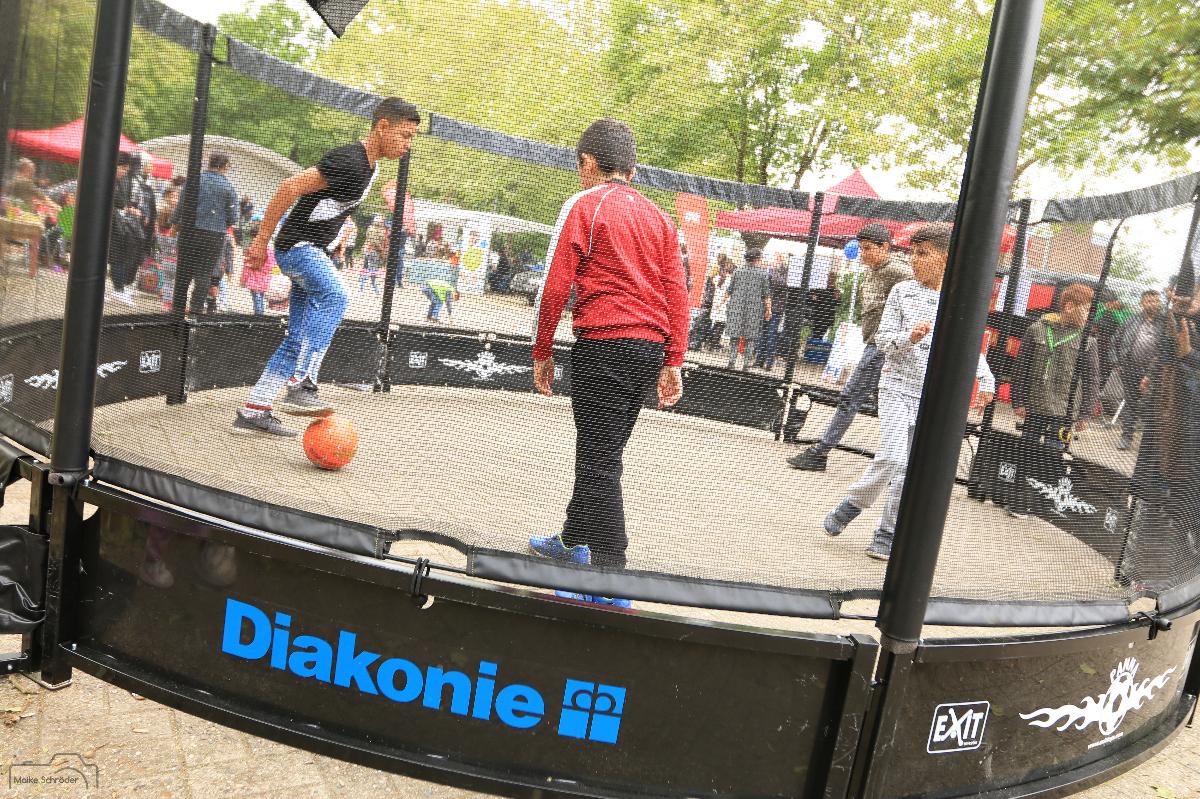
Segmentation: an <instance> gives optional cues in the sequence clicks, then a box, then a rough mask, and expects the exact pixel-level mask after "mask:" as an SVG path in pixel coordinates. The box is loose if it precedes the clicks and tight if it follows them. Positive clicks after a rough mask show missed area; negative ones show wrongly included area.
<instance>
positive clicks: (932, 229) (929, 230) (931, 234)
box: [909, 222, 951, 252]
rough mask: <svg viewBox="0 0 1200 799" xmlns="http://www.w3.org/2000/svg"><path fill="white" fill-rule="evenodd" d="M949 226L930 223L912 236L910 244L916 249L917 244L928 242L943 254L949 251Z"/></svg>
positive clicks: (943, 223) (941, 223) (942, 223)
mask: <svg viewBox="0 0 1200 799" xmlns="http://www.w3.org/2000/svg"><path fill="white" fill-rule="evenodd" d="M950 230H951V228H950V226H949V225H947V224H946V223H945V222H931V223H929V224H928V225H925V226H923V227H921V228H919V229H918V230H917V232H916V233H914V234H912V239H911V240H910V242H909V243H910V244H911V245H912V246H913V247H916V246H917V245H918V244H922V243H924V242H929V243H930V244H932V245H933V246H934V247H937V248H938V249H939V250H942V251H943V252H949V251H950Z"/></svg>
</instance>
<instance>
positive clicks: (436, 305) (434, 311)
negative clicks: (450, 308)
mask: <svg viewBox="0 0 1200 799" xmlns="http://www.w3.org/2000/svg"><path fill="white" fill-rule="evenodd" d="M421 293H423V294H424V295H425V296H426V297H428V298H429V317H430V318H431V319H437V318H438V314H440V313H441V312H442V301H441V300H440V299H438V295H437V294H435V293H434V292H433V289H431V288H429V286H422V287H421Z"/></svg>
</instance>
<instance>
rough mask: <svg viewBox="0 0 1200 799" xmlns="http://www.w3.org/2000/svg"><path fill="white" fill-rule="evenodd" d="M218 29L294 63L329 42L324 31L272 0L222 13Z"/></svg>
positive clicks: (291, 9) (304, 58)
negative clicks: (247, 8) (240, 9)
mask: <svg viewBox="0 0 1200 799" xmlns="http://www.w3.org/2000/svg"><path fill="white" fill-rule="evenodd" d="M217 28H218V29H220V31H221V33H224V34H226V35H228V36H232V37H233V38H235V39H237V40H238V41H240V42H245V43H246V44H248V45H250V46H251V47H257V48H258V49H259V50H262V51H263V52H265V53H270V54H271V55H273V56H275V57H276V58H279V59H282V60H284V61H287V62H288V63H290V64H300V63H303V62H305V61H307V60H309V59H311V58H312V54H313V51H314V50H315V49H317V47H319V46H320V45H322V44H323V43H324V42H325V36H324V33H323V31H322V29H321V28H320V27H319V26H317V25H315V24H314V25H310V24H309V23H307V22H306V21H305V19H304V17H302V16H301V15H300V13H299V12H298V11H296V10H295V9H293V8H291V7H290V6H289V5H288V4H287V3H285V2H283V0H271V2H268V3H265V4H263V5H260V6H258V7H257V8H251V9H249V10H247V11H240V12H235V13H227V14H222V15H221V16H219V17H218V18H217Z"/></svg>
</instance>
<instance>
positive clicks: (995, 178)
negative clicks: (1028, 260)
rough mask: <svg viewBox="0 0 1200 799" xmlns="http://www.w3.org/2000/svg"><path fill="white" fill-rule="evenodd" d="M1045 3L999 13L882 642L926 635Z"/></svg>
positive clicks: (1022, 0) (1011, 0) (1034, 1)
mask: <svg viewBox="0 0 1200 799" xmlns="http://www.w3.org/2000/svg"><path fill="white" fill-rule="evenodd" d="M1044 7H1045V0H1002V2H999V3H997V4H996V7H995V10H994V11H993V19H992V38H991V44H990V45H989V52H988V61H987V63H986V64H985V66H984V73H983V80H982V83H981V86H980V90H979V101H978V105H977V106H976V109H975V124H974V129H973V131H972V135H971V144H970V147H969V149H968V151H967V164H966V170H965V174H964V176H963V184H962V196H961V198H960V200H959V203H958V212H957V215H956V218H955V225H954V237H953V240H952V242H951V245H950V258H949V264H948V267H947V269H946V278H945V281H944V282H943V285H942V295H941V306H940V308H939V310H938V319H937V328H936V332H935V333H934V337H933V342H932V349H931V351H930V354H929V367H928V371H927V373H926V378H925V389H924V395H923V399H922V401H921V410H920V414H919V416H918V418H917V426H916V434H915V436H914V437H913V445H912V451H911V452H910V454H909V459H908V471H907V477H906V480H905V484H904V496H903V498H902V499H901V501H900V514H899V519H898V520H897V525H896V544H895V549H894V551H893V553H892V558H891V561H890V562H889V563H888V569H887V576H886V578H885V580H884V586H883V595H882V598H881V601H880V606H879V622H878V627H879V629H880V630H881V631H882V632H883V636H884V641H885V642H886V641H888V640H889V639H890V640H891V641H892V642H898V643H905V644H912V643H915V642H916V641H917V639H918V638H919V636H920V634H921V626H922V623H923V621H924V618H925V608H926V605H927V604H928V602H929V590H930V588H931V586H932V585H933V573H934V569H935V568H936V566H937V558H938V550H939V549H940V547H941V543H942V532H943V528H944V527H945V524H946V512H947V509H948V507H949V504H950V492H951V490H952V488H953V486H954V473H955V469H956V466H957V462H958V453H959V449H960V448H961V446H962V443H961V442H962V433H963V429H964V427H965V425H966V421H967V410H968V408H967V406H968V404H969V401H970V396H971V385H972V383H973V381H974V378H975V367H976V364H977V363H978V361H979V348H980V344H981V343H982V340H983V328H984V324H985V322H986V321H987V308H988V304H989V301H990V299H991V294H992V286H993V285H994V281H995V267H996V253H998V252H999V251H1000V239H1001V237H1002V234H1003V231H1004V223H1005V221H1006V219H1007V216H1008V195H1009V192H1010V191H1011V188H1012V181H1013V173H1014V170H1015V166H1016V159H1017V150H1018V148H1019V147H1020V143H1021V130H1022V128H1023V127H1024V122H1025V109H1026V106H1027V104H1028V101H1029V91H1030V82H1031V79H1032V76H1033V64H1034V60H1035V58H1036V56H1037V46H1038V35H1039V33H1040V31H1041V19H1042V13H1043V10H1044Z"/></svg>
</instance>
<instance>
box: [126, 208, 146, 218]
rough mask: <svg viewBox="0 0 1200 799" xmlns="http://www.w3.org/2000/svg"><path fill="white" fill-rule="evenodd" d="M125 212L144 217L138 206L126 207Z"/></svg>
mask: <svg viewBox="0 0 1200 799" xmlns="http://www.w3.org/2000/svg"><path fill="white" fill-rule="evenodd" d="M125 213H127V214H129V215H130V216H136V217H137V218H138V219H141V218H142V212H141V211H139V210H138V209H136V208H126V209H125Z"/></svg>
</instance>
